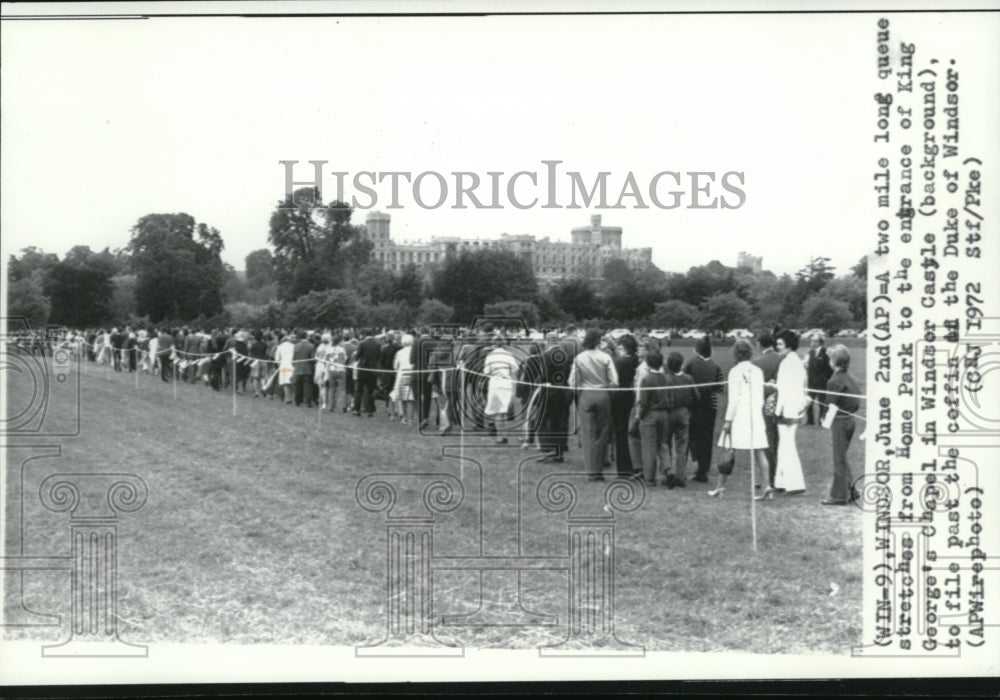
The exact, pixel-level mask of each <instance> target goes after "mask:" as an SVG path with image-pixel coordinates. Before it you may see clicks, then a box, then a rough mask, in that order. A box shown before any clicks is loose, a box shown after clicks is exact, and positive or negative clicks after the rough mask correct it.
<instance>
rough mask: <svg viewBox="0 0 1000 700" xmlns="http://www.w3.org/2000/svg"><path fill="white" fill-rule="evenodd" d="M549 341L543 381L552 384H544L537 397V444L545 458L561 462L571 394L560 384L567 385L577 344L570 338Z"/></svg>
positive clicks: (567, 444) (543, 363) (543, 357)
mask: <svg viewBox="0 0 1000 700" xmlns="http://www.w3.org/2000/svg"><path fill="white" fill-rule="evenodd" d="M550 343H551V344H550V345H549V347H548V348H546V350H545V352H544V353H542V367H543V372H542V381H543V382H545V383H546V384H550V385H551V386H546V387H543V388H542V391H541V392H540V394H539V396H538V399H537V400H538V401H540V402H541V411H542V415H541V420H540V421H539V426H538V444H539V446H540V447H541V449H542V450H544V451H546V452H549V453H550V454H549V455H548V456H547V457H546V460H550V461H554V462H562V461H563V455H564V454H565V453H566V450H567V449H568V448H569V408H570V405H571V403H572V400H573V397H572V394H571V393H570V392H569V391H568V390H567V389H565V388H559V387H567V386H569V374H570V371H571V370H572V368H573V358H574V357H575V356H576V343H575V341H574V340H573V339H567V341H565V342H560V341H558V340H554V339H553V340H551V341H550Z"/></svg>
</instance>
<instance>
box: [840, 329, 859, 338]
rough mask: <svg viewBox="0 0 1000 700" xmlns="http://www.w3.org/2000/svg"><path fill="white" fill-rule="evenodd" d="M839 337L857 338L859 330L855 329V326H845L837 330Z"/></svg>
mask: <svg viewBox="0 0 1000 700" xmlns="http://www.w3.org/2000/svg"><path fill="white" fill-rule="evenodd" d="M837 337H838V338H857V337H858V332H857V331H856V330H854V329H853V328H845V329H844V330H842V331H838V332H837Z"/></svg>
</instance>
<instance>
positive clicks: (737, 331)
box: [726, 328, 753, 340]
mask: <svg viewBox="0 0 1000 700" xmlns="http://www.w3.org/2000/svg"><path fill="white" fill-rule="evenodd" d="M726 337H727V338H733V339H735V340H751V339H752V338H753V333H751V332H750V331H748V330H747V329H746V328H734V329H733V330H731V331H729V332H728V333H726Z"/></svg>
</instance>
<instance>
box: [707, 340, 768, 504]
mask: <svg viewBox="0 0 1000 700" xmlns="http://www.w3.org/2000/svg"><path fill="white" fill-rule="evenodd" d="M752 356H753V350H752V349H751V347H750V343H748V342H746V341H745V340H740V341H737V343H736V345H734V346H733V357H734V358H735V360H736V364H735V366H733V368H732V369H731V370H729V378H728V387H727V389H728V391H727V393H728V395H729V401H728V404H727V406H726V421H725V423H724V424H723V426H722V434H721V435H719V443H718V445H719V447H720V448H722V450H721V451H720V454H719V461H718V463H717V468H718V470H719V481H718V483H717V485H716V487H715V488H714V489H713V490H711V491H709V492H708V495H709V496H714V497H718V496H722V494H723V493H725V491H726V480H727V479H728V478H729V475H730V474H731V473H732V470H733V466H732V465H733V462H734V457H733V452H734V451H735V450H756V454H755V457H756V463H757V466H758V467H760V470H761V482H762V483H763V484H766V485H767V487H766V488H765V490H764V493H765V494H769V493H771V492H772V490H773V489H772V488H771V485H770V480H769V476H768V473H769V469H768V462H767V454H766V449H767V433H766V431H765V429H764V410H763V409H764V373H763V372H761V370H760V367H757V366H756V365H754V364H753V363H751V362H750V358H751V357H752ZM727 452H728V454H727Z"/></svg>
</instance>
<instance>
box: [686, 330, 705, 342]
mask: <svg viewBox="0 0 1000 700" xmlns="http://www.w3.org/2000/svg"><path fill="white" fill-rule="evenodd" d="M703 335H705V331H699V330H697V329H694V330H690V331H684V332H683V333H681V337H682V338H687V339H689V340H690V339H697V338H700V337H702V336H703Z"/></svg>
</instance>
